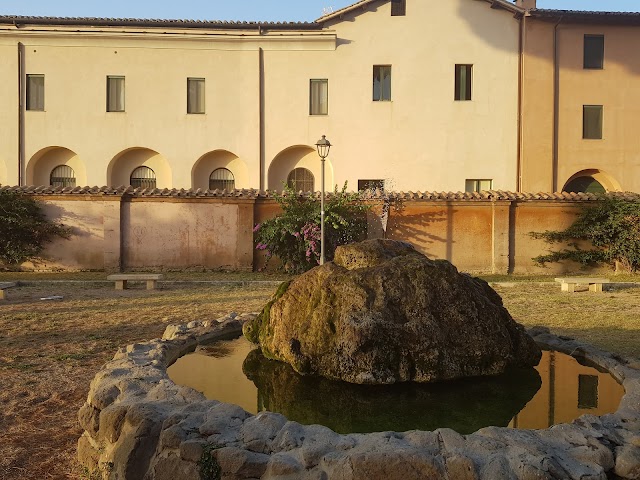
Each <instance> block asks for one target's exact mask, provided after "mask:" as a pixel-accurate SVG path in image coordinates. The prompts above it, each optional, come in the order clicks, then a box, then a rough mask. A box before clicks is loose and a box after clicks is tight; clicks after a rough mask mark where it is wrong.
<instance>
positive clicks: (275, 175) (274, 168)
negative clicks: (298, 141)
mask: <svg viewBox="0 0 640 480" xmlns="http://www.w3.org/2000/svg"><path fill="white" fill-rule="evenodd" d="M321 167H322V165H321V162H320V157H319V156H318V152H317V151H316V149H315V148H313V147H309V146H307V145H296V146H293V147H289V148H286V149H284V150H283V151H281V152H280V153H279V154H278V155H276V157H275V158H274V159H273V160H272V161H271V164H270V165H269V176H268V188H269V190H277V191H281V190H282V188H283V185H286V183H287V178H288V177H289V174H290V173H291V172H292V171H293V170H294V169H296V168H306V169H307V170H309V171H310V172H311V173H312V174H313V177H314V179H315V183H314V190H315V191H320V188H321V184H320V182H321V175H322V172H321ZM324 168H325V170H324V175H325V180H324V184H325V189H326V191H333V187H334V178H333V165H332V164H331V160H330V159H329V158H327V159H326V160H325V166H324Z"/></svg>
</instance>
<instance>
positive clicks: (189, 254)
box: [0, 187, 638, 274]
mask: <svg viewBox="0 0 640 480" xmlns="http://www.w3.org/2000/svg"><path fill="white" fill-rule="evenodd" d="M1 191H16V192H22V193H24V194H27V195H33V196H35V197H36V198H38V199H39V200H41V201H42V202H43V203H44V210H45V213H46V215H47V216H48V217H49V218H50V219H52V220H55V221H58V222H61V223H63V224H65V225H67V226H69V227H71V229H72V232H73V234H72V236H71V238H70V239H68V240H65V239H56V240H55V241H53V242H52V243H50V244H49V245H48V246H47V248H46V249H45V252H44V254H43V259H42V260H40V261H38V262H33V263H31V262H29V263H25V264H23V266H22V267H23V268H24V269H27V270H105V271H107V272H113V271H136V270H147V271H162V270H189V269H197V270H207V269H211V270H215V269H219V270H238V271H251V270H254V269H258V268H261V267H262V266H263V265H264V257H263V255H262V253H261V252H256V251H255V249H254V248H253V227H254V226H255V225H256V224H258V223H261V222H262V221H264V220H265V219H268V218H271V217H273V216H275V215H276V214H277V213H278V211H279V206H278V204H277V203H276V202H275V200H274V199H273V197H272V195H271V194H270V193H269V192H258V191H256V190H235V191H232V192H226V191H223V192H219V191H202V190H168V189H165V190H159V189H155V190H144V189H135V190H134V189H133V188H131V187H129V188H124V187H122V188H119V189H113V188H107V187H104V188H97V187H94V188H80V187H77V188H75V189H54V188H51V187H37V188H35V187H0V192H1ZM300 195H304V196H306V197H309V196H311V195H314V196H316V197H317V196H319V193H316V194H302V193H300ZM624 195H629V196H630V197H633V198H638V195H636V194H624ZM389 200H391V206H390V208H385V206H384V205H385V202H386V203H388V202H389ZM596 200H597V197H596V196H594V195H591V194H568V193H558V194H521V193H510V192H481V193H416V194H414V193H408V194H405V193H387V194H385V195H384V196H383V195H382V194H376V193H374V194H372V195H369V196H367V201H369V202H371V204H372V207H373V208H372V210H371V212H370V214H369V228H368V237H369V238H380V237H386V238H390V239H395V240H403V241H407V242H410V243H412V244H413V245H415V247H416V248H417V249H418V250H419V251H421V252H422V253H424V254H426V255H427V256H428V257H430V258H440V259H446V260H449V261H451V262H452V263H453V264H454V265H456V267H458V269H459V270H461V271H467V272H471V273H495V274H506V273H514V274H544V273H547V274H555V273H568V272H575V271H578V270H580V266H579V265H577V264H575V263H570V262H567V263H559V264H550V265H548V266H547V267H546V268H542V267H539V266H536V265H535V264H534V263H533V261H532V260H531V258H532V257H535V256H537V255H540V254H543V253H547V252H548V250H549V245H547V244H546V243H545V242H543V241H542V240H536V239H533V238H531V236H530V233H531V232H533V231H537V232H540V231H545V230H560V229H564V228H566V227H568V226H569V225H571V223H572V222H573V221H574V219H575V218H576V216H577V214H578V213H579V211H580V208H581V207H583V206H584V205H585V204H586V203H589V202H594V201H596ZM397 206H399V208H396V207H397ZM383 211H388V214H387V215H382V212H383ZM275 267H276V262H272V263H271V265H270V268H275Z"/></svg>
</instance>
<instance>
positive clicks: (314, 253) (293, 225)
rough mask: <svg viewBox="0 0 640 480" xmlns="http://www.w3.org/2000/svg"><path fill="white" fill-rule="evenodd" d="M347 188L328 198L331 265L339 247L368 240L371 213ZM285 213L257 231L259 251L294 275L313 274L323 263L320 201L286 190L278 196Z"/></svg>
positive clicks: (327, 248)
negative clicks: (280, 263)
mask: <svg viewBox="0 0 640 480" xmlns="http://www.w3.org/2000/svg"><path fill="white" fill-rule="evenodd" d="M346 189H347V184H346V183H345V184H344V187H343V188H342V190H338V189H337V187H336V189H335V190H334V192H333V193H332V194H330V195H328V196H327V197H325V205H324V211H325V224H324V227H325V242H326V245H325V259H326V261H330V260H332V259H333V254H334V252H335V249H336V247H337V246H338V245H344V244H347V243H351V242H357V241H360V240H364V239H365V238H366V236H367V217H366V212H367V210H368V209H369V206H368V205H365V204H364V203H362V202H361V201H360V200H359V197H358V194H357V193H348V192H347V191H346ZM274 198H275V200H276V201H277V202H278V204H280V207H281V208H282V213H281V214H280V215H278V216H277V217H274V218H271V219H269V220H266V221H264V222H263V223H261V224H258V225H256V226H255V228H254V229H253V231H254V234H255V242H256V249H257V250H263V251H265V252H266V254H267V263H268V262H269V260H270V259H271V257H273V256H276V257H278V258H279V259H280V260H281V261H282V265H283V268H284V269H285V270H286V271H288V272H291V273H299V272H304V271H306V270H309V269H310V268H313V267H315V266H316V265H318V264H319V263H320V248H321V245H320V199H316V198H305V197H303V196H300V195H298V194H296V193H295V192H294V191H293V190H291V189H290V188H286V187H285V190H284V192H283V193H282V194H275V195H274Z"/></svg>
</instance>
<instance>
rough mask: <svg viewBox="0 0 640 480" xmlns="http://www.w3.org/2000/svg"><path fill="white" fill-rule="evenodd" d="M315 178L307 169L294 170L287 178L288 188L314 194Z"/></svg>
mask: <svg viewBox="0 0 640 480" xmlns="http://www.w3.org/2000/svg"><path fill="white" fill-rule="evenodd" d="M314 180H315V179H314V178H313V173H311V172H310V171H309V170H307V169H306V168H294V169H293V170H291V173H289V176H288V177H287V186H288V187H289V188H292V189H293V190H294V191H296V192H300V191H303V192H313V190H314Z"/></svg>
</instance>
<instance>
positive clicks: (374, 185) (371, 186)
mask: <svg viewBox="0 0 640 480" xmlns="http://www.w3.org/2000/svg"><path fill="white" fill-rule="evenodd" d="M365 190H381V191H383V192H384V180H358V191H359V192H362V191H365Z"/></svg>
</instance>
